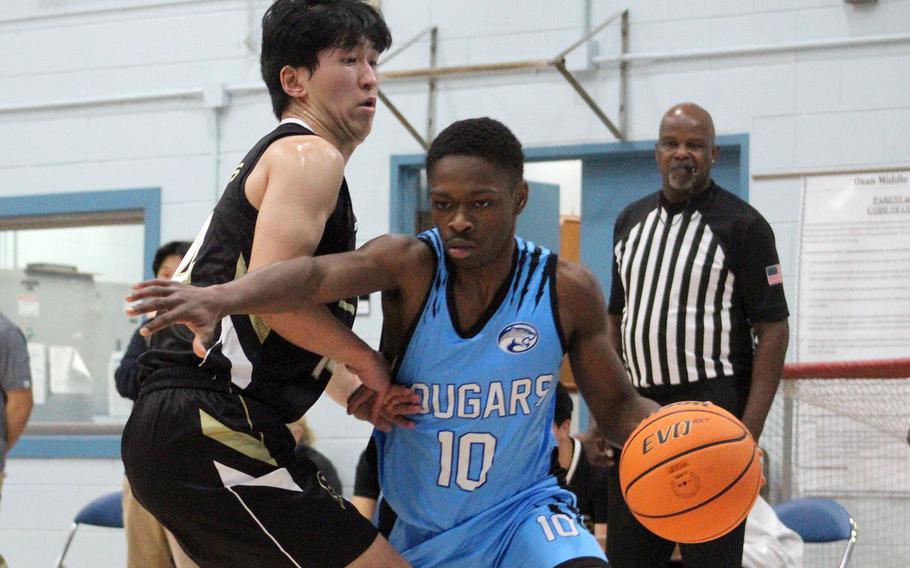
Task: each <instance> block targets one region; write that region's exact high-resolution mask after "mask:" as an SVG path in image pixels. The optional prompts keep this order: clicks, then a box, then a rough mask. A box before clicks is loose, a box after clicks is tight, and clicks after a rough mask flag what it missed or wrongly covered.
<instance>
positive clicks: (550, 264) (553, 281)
mask: <svg viewBox="0 0 910 568" xmlns="http://www.w3.org/2000/svg"><path fill="white" fill-rule="evenodd" d="M558 267H559V255H558V254H556V253H554V252H551V253H550V256H549V257H547V267H546V273H547V274H548V278H550V310H551V311H552V312H553V323H554V325H556V333H557V334H558V335H559V345H560V346H561V347H562V354H563V355H565V354H566V353H568V351H569V341H568V338H567V337H566V334H565V332H563V329H562V322H561V321H560V320H559V286H558V283H557V278H556V274H557V273H558V272H559V270H558Z"/></svg>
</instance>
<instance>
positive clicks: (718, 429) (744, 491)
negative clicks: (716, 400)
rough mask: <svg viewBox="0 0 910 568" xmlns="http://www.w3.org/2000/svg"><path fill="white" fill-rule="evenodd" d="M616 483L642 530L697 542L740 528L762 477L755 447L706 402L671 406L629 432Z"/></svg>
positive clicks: (729, 417)
mask: <svg viewBox="0 0 910 568" xmlns="http://www.w3.org/2000/svg"><path fill="white" fill-rule="evenodd" d="M619 481H620V486H621V487H622V493H623V496H624V497H625V499H626V503H627V504H628V505H629V509H630V510H631V511H632V514H633V515H635V518H637V519H638V520H639V522H641V524H643V525H644V526H645V527H647V528H648V530H650V531H651V532H653V533H654V534H656V535H658V536H661V537H663V538H665V539H667V540H671V541H673V542H682V543H697V542H705V541H709V540H714V539H716V538H718V537H720V536H723V535H725V534H727V533H728V532H730V531H731V530H733V529H734V528H736V527H737V526H738V525H739V524H740V523H742V522H743V521H744V520H745V518H746V516H747V515H748V514H749V510H751V509H752V504H753V503H755V498H756V496H757V495H758V490H759V489H760V488H761V486H762V484H763V483H764V481H765V480H764V478H763V477H762V468H761V450H759V449H758V447H757V446H756V445H755V441H754V440H753V439H752V435H751V434H750V433H749V430H747V429H746V427H745V426H744V425H743V423H742V422H740V421H739V420H737V419H736V417H735V416H733V415H732V414H730V413H729V412H727V411H726V410H724V409H723V408H721V407H719V406H715V405H714V404H711V403H710V402H679V403H675V404H670V405H667V406H665V407H663V408H661V409H660V410H659V411H657V412H655V413H654V414H652V415H651V416H649V417H648V418H646V419H644V420H643V421H642V422H641V424H639V425H638V427H637V428H636V429H635V431H634V432H632V434H631V435H630V436H629V439H628V440H627V441H626V444H625V446H624V447H623V449H622V456H621V458H620V460H619Z"/></svg>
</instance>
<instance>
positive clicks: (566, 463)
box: [553, 383, 607, 549]
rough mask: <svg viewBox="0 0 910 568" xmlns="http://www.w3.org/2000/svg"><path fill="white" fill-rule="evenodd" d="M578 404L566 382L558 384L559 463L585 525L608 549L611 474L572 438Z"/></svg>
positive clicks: (556, 452)
mask: <svg viewBox="0 0 910 568" xmlns="http://www.w3.org/2000/svg"><path fill="white" fill-rule="evenodd" d="M574 408H575V403H573V402H572V396H571V395H570V394H569V391H568V390H567V389H566V387H565V386H564V385H563V384H562V383H556V410H555V412H554V413H553V435H554V436H555V437H556V448H555V449H554V458H555V462H556V463H557V464H558V466H559V469H560V470H561V471H560V472H559V473H560V474H561V475H562V476H563V477H564V478H565V487H566V488H567V489H568V490H569V491H571V492H572V493H574V494H575V499H576V507H577V508H578V511H579V512H580V513H581V514H582V517H583V518H584V521H585V526H587V527H588V530H590V531H591V533H592V534H593V535H594V538H596V539H597V543H598V544H600V546H601V548H604V549H606V546H607V471H606V469H605V468H603V467H597V466H594V465H592V464H591V463H590V462H589V461H588V456H587V455H586V453H585V449H584V446H583V445H582V443H581V441H580V440H576V439H575V438H573V437H572V436H571V435H570V431H571V428H572V411H573V410H574Z"/></svg>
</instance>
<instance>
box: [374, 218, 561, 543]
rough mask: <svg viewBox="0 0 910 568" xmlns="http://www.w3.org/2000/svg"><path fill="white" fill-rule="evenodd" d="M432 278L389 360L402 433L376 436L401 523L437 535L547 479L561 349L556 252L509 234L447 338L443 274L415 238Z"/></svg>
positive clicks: (434, 237) (449, 322)
mask: <svg viewBox="0 0 910 568" xmlns="http://www.w3.org/2000/svg"><path fill="white" fill-rule="evenodd" d="M419 238H421V239H422V240H424V241H425V242H426V243H427V244H428V245H429V246H430V247H431V248H432V249H433V251H434V252H435V254H436V259H437V262H436V274H435V277H434V279H433V282H432V284H431V285H430V290H429V292H428V295H427V298H426V300H425V303H424V306H423V309H422V312H421V313H420V314H419V316H418V320H417V323H416V326H415V327H414V329H413V330H411V333H410V337H409V339H406V344H405V347H404V349H403V351H402V353H401V354H400V355H399V360H398V361H397V365H396V369H397V373H396V379H397V382H398V383H400V384H404V385H408V386H410V387H411V388H412V389H413V390H414V392H416V393H418V394H420V397H421V406H422V410H421V413H420V414H419V415H416V416H414V417H412V418H414V420H415V422H416V427H415V428H414V429H411V430H405V429H402V428H395V429H393V430H392V432H390V433H388V434H384V433H382V432H377V433H376V436H377V443H378V446H377V448H378V449H379V453H378V456H379V470H380V483H381V485H382V489H383V492H384V494H385V498H386V499H388V501H389V504H390V505H391V506H392V508H393V509H394V510H395V512H396V513H398V516H399V518H400V519H401V520H403V521H404V522H405V523H407V524H409V525H411V526H413V527H415V528H418V529H420V530H424V531H427V532H428V533H438V532H441V531H445V530H448V529H450V528H452V527H454V526H456V525H459V524H460V523H462V522H464V521H465V520H467V519H470V518H472V517H474V516H476V515H478V514H479V513H482V512H484V511H487V510H489V509H490V508H492V507H494V506H495V505H497V504H500V503H503V502H505V501H507V500H508V499H509V498H510V497H513V496H515V495H517V494H518V493H520V492H522V491H524V490H526V489H528V488H531V487H532V486H535V485H536V486H537V487H545V486H549V485H551V483H550V482H552V485H553V486H555V485H556V481H555V479H554V478H552V477H551V476H549V471H550V464H551V454H552V450H553V447H554V445H555V439H554V437H553V434H552V430H551V424H552V422H553V411H554V392H555V383H556V381H558V380H559V367H560V363H561V361H562V357H563V353H564V340H563V338H562V337H561V331H560V329H559V326H558V323H557V322H558V318H557V314H556V309H557V306H556V285H555V284H556V280H555V279H556V255H554V254H552V253H550V251H549V250H547V249H545V248H541V247H538V246H535V245H534V244H533V243H530V242H526V241H524V240H522V239H520V238H518V237H516V238H515V242H516V244H517V247H516V248H517V250H516V255H515V259H514V262H513V269H512V274H511V276H510V277H508V278H507V279H506V281H505V282H504V283H503V285H502V287H501V289H500V290H499V292H498V293H497V295H496V297H495V299H494V300H493V302H492V303H491V305H490V306H489V307H488V309H487V312H486V313H485V314H484V315H483V316H481V318H480V320H479V321H478V322H477V323H476V324H475V325H474V326H473V327H472V328H471V329H469V330H468V331H467V332H465V333H459V332H458V330H457V329H456V326H455V325H454V324H453V320H454V319H456V316H455V314H454V307H453V305H452V302H453V296H452V291H451V289H450V288H451V286H452V278H450V276H451V272H450V267H449V266H447V263H446V260H445V259H446V257H445V251H444V249H443V243H442V239H441V238H440V236H439V233H438V231H436V230H435V229H434V230H432V231H427V232H425V233H423V234H421V235H420V237H419Z"/></svg>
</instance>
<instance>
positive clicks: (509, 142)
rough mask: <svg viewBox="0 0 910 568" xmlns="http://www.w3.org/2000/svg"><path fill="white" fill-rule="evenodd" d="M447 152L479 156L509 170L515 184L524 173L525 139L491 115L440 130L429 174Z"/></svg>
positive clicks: (431, 152) (429, 156)
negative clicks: (520, 139) (522, 140)
mask: <svg viewBox="0 0 910 568" xmlns="http://www.w3.org/2000/svg"><path fill="white" fill-rule="evenodd" d="M446 156H475V157H478V158H483V159H485V160H488V161H490V162H492V163H493V164H495V165H497V166H499V167H501V168H503V169H504V170H506V171H508V172H509V175H510V176H511V177H512V181H513V182H514V184H515V185H518V183H520V182H521V179H522V177H524V161H525V157H524V152H522V151H521V142H519V141H518V138H516V137H515V135H514V134H512V131H511V130H509V128H508V127H507V126H506V125H505V124H503V123H501V122H499V121H498V120H493V119H492V118H489V117H483V118H469V119H467V120H459V121H458V122H453V123H452V124H450V125H449V126H447V127H446V128H445V130H443V131H442V132H440V133H439V136H437V137H436V139H435V140H433V143H432V144H430V149H429V150H427V175H429V173H430V170H432V169H433V166H435V165H436V163H437V162H438V161H439V160H441V159H443V158H445V157H446Z"/></svg>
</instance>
